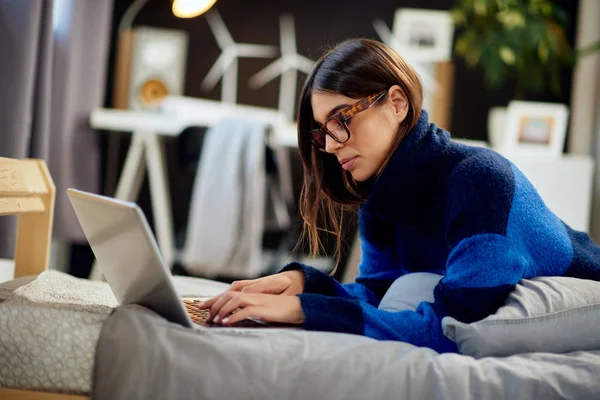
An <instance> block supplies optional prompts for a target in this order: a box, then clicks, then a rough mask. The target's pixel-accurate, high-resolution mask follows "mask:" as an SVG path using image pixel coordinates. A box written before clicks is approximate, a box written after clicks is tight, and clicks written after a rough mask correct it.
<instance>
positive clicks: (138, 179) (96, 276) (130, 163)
mask: <svg viewBox="0 0 600 400" xmlns="http://www.w3.org/2000/svg"><path fill="white" fill-rule="evenodd" d="M144 147H145V144H144V139H143V137H142V136H141V135H138V134H135V133H134V134H133V137H132V138H131V144H130V145H129V150H128V151H127V157H126V158H125V165H124V166H123V172H122V173H121V177H120V178H119V183H118V184H117V190H116V191H115V197H116V198H117V199H120V200H127V201H135V200H137V197H138V194H139V192H140V187H141V185H142V180H143V178H144ZM90 279H91V280H94V281H102V280H104V275H103V274H102V271H101V270H100V268H99V267H98V263H97V262H96V261H94V264H93V265H92V271H91V272H90Z"/></svg>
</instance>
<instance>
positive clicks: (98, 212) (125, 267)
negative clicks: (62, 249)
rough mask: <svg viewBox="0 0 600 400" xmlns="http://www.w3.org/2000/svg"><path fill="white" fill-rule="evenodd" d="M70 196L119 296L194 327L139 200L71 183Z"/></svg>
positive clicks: (68, 194) (108, 280)
mask: <svg viewBox="0 0 600 400" xmlns="http://www.w3.org/2000/svg"><path fill="white" fill-rule="evenodd" d="M67 196H68V197H69V199H70V201H71V205H72V206H73V209H74V210H75V214H76V215H77V219H78V220H79V223H80V224H81V227H82V229H83V232H84V233H85V236H86V238H87V240H88V242H89V243H90V246H91V247H92V251H93V252H94V255H95V256H96V260H97V262H98V265H99V266H100V268H101V269H102V272H103V273H104V276H105V277H106V280H107V282H108V284H109V285H110V287H111V289H112V291H113V293H114V294H115V297H116V298H117V300H118V301H119V303H120V304H122V305H128V304H139V305H142V306H144V307H147V308H149V309H151V310H153V311H154V312H156V313H157V314H159V315H161V316H163V317H164V318H166V319H168V320H169V321H172V322H175V323H178V324H181V325H183V326H187V327H191V326H192V321H191V319H190V317H189V316H188V314H187V312H186V311H185V308H184V306H183V304H182V301H181V299H179V296H178V295H177V292H176V291H175V288H174V286H173V283H172V281H171V272H170V270H169V268H168V267H167V265H166V264H165V262H164V260H163V258H162V256H161V254H160V250H159V248H158V245H157V243H156V240H155V239H154V235H153V234H152V231H151V229H150V226H149V225H148V221H147V220H146V217H145V216H144V213H143V212H142V210H141V209H140V208H139V206H138V205H137V204H135V203H132V202H128V201H123V200H117V199H113V198H111V197H105V196H100V195H96V194H92V193H87V192H83V191H80V190H76V189H67Z"/></svg>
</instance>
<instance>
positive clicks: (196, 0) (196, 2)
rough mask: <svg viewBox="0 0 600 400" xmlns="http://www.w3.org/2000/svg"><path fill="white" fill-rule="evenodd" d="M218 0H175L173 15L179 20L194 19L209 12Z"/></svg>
mask: <svg viewBox="0 0 600 400" xmlns="http://www.w3.org/2000/svg"><path fill="white" fill-rule="evenodd" d="M216 2H217V0H174V1H173V14H175V16H176V17H179V18H194V17H197V16H198V15H201V14H203V13H205V12H207V11H208V10H209V9H210V8H211V7H212V6H213V5H214V4H215V3H216Z"/></svg>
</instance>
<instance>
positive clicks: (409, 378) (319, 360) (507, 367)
mask: <svg viewBox="0 0 600 400" xmlns="http://www.w3.org/2000/svg"><path fill="white" fill-rule="evenodd" d="M599 377H600V352H577V353H571V354H547V353H536V354H525V355H519V356H512V357H506V358H483V359H479V360H476V359H474V358H471V357H467V356H462V355H458V354H444V355H439V354H437V353H435V352H434V351H432V350H429V349H425V348H417V347H414V346H412V345H408V344H406V343H400V342H379V341H375V340H372V339H368V338H364V337H360V336H354V335H345V334H333V333H319V332H305V331H301V330H288V331H285V330H278V331H274V330H273V331H271V330H259V331H257V330H253V331H242V330H235V331H226V330H224V329H204V330H202V331H193V330H190V329H185V328H182V327H180V326H177V325H174V324H171V323H168V322H167V321H166V320H164V319H163V318H161V317H159V316H158V315H156V314H154V313H153V312H151V311H149V310H146V309H144V308H141V307H136V306H132V307H121V308H117V310H116V311H115V312H114V313H113V314H112V315H111V316H110V317H109V318H108V320H107V321H106V323H105V324H104V326H103V328H102V331H101V335H100V339H99V342H98V346H97V351H96V362H95V370H94V378H93V379H94V383H93V398H94V399H98V400H103V399H111V400H118V399H230V400H233V399H477V400H482V399H502V398H508V399H544V400H550V399H559V398H561V399H598V398H600V379H599Z"/></svg>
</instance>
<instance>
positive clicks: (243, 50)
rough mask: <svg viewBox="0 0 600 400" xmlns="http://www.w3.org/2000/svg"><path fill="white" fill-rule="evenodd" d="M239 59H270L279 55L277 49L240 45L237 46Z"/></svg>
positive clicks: (265, 46)
mask: <svg viewBox="0 0 600 400" xmlns="http://www.w3.org/2000/svg"><path fill="white" fill-rule="evenodd" d="M235 52H236V55H237V56H238V57H256V58H270V57H274V56H276V55H277V47H275V46H268V45H264V44H248V43H238V44H236V45H235Z"/></svg>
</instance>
